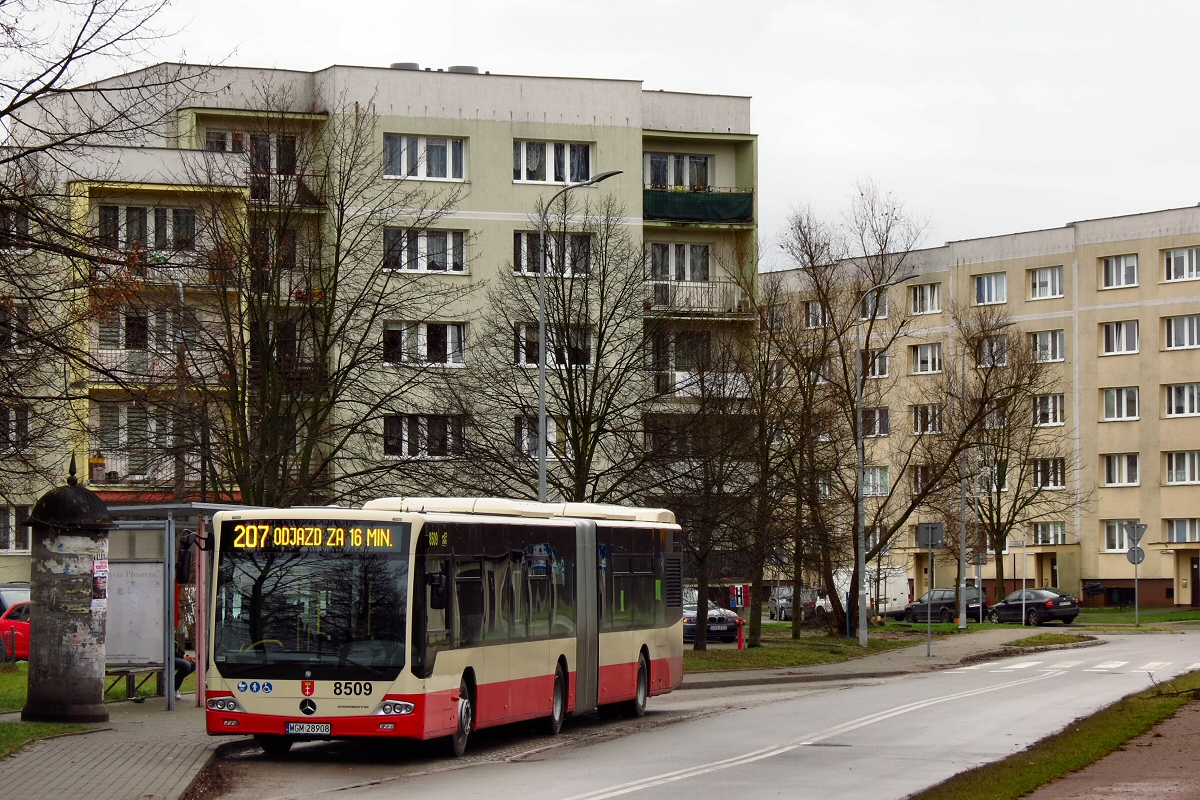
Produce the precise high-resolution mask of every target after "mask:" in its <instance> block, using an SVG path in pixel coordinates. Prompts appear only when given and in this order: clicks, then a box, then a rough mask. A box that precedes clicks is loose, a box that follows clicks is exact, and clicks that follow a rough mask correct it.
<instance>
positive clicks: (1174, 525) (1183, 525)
mask: <svg viewBox="0 0 1200 800" xmlns="http://www.w3.org/2000/svg"><path fill="white" fill-rule="evenodd" d="M1167 541H1168V542H1171V543H1175V544H1184V543H1190V542H1200V519H1169V520H1167Z"/></svg>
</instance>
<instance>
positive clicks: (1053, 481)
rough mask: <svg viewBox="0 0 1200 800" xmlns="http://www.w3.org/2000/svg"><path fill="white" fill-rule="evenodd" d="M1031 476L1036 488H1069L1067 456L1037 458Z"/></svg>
mask: <svg viewBox="0 0 1200 800" xmlns="http://www.w3.org/2000/svg"><path fill="white" fill-rule="evenodd" d="M1030 478H1031V480H1032V481H1033V486H1034V488H1036V489H1046V490H1051V491H1053V490H1056V489H1065V488H1067V460H1066V459H1065V458H1035V459H1034V460H1033V469H1032V470H1031V471H1030Z"/></svg>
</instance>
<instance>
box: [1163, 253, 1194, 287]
mask: <svg viewBox="0 0 1200 800" xmlns="http://www.w3.org/2000/svg"><path fill="white" fill-rule="evenodd" d="M1164 256H1165V261H1166V276H1165V277H1166V279H1167V280H1168V281H1194V280H1197V279H1200V247H1189V248H1186V249H1183V250H1168V251H1167V252H1166V253H1165V254H1164Z"/></svg>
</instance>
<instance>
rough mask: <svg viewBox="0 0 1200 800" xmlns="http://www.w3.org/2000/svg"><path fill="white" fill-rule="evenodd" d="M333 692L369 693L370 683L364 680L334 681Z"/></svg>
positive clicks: (348, 693)
mask: <svg viewBox="0 0 1200 800" xmlns="http://www.w3.org/2000/svg"><path fill="white" fill-rule="evenodd" d="M333 693H334V694H339V695H369V694H371V684H370V683H366V682H364V681H334V682H333Z"/></svg>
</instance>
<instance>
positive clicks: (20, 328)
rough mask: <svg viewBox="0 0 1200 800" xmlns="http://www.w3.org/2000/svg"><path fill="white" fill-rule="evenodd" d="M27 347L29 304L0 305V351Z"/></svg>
mask: <svg viewBox="0 0 1200 800" xmlns="http://www.w3.org/2000/svg"><path fill="white" fill-rule="evenodd" d="M28 347H29V306H23V305H22V306H4V305H0V353H4V352H15V351H20V350H26V349H28Z"/></svg>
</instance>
